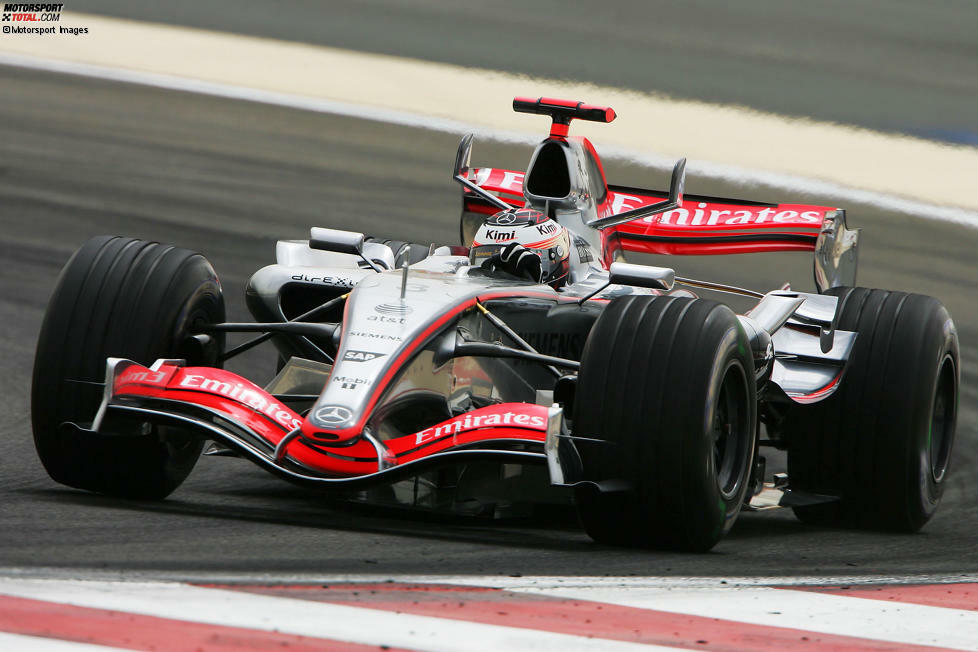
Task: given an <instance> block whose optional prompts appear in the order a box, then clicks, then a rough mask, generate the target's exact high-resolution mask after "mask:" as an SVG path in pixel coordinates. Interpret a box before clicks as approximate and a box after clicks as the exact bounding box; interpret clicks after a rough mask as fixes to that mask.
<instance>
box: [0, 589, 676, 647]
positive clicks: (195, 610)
mask: <svg viewBox="0 0 978 652" xmlns="http://www.w3.org/2000/svg"><path fill="white" fill-rule="evenodd" d="M0 594H3V595H9V596H15V597H21V598H29V599H32V600H44V601H47V602H56V603H61V604H70V605H75V606H80V607H92V608H97V609H110V610H114V611H123V612H128V613H138V614H144V615H148V616H156V617H159V618H171V619H176V620H183V621H188V622H196V623H207V624H212V625H225V626H229V627H243V628H251V629H261V630H266V631H274V632H283V633H288V634H299V635H302V636H314V637H317V638H328V639H334V640H339V641H348V642H353V643H362V644H366V645H387V646H390V647H399V648H407V649H424V650H430V651H431V652H441V651H443V652H457V651H458V650H466V651H467V652H469V651H471V652H480V651H484V652H498V651H499V650H515V649H531V648H532V649H534V650H552V651H554V652H567V651H572V650H582V651H588V652H590V651H594V652H598V651H605V650H607V651H610V652H615V651H618V650H620V651H621V652H626V651H638V650H653V651H654V650H673V649H675V648H670V647H660V646H649V645H642V644H637V643H627V642H622V641H612V640H608V639H597V638H588V637H584V636H573V635H569V634H556V633H552V632H544V631H534V630H530V629H521V628H515V627H502V626H498V625H484V624H480V623H471V622H463V621H456V620H449V619H443V618H432V617H428V616H415V615H410V614H399V613H392V612H387V611H381V610H377V609H364V608H360V607H348V606H343V605H334V604H327V603H317V602H310V601H307V600H294V599H290V598H281V597H267V596H260V595H254V594H248V593H241V592H237V591H225V590H220V589H209V588H201V587H195V586H188V585H184V584H171V583H155V582H151V583H147V582H67V581H52V580H15V579H0ZM13 649H16V648H13Z"/></svg>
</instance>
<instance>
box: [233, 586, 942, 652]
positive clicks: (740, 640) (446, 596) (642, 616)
mask: <svg viewBox="0 0 978 652" xmlns="http://www.w3.org/2000/svg"><path fill="white" fill-rule="evenodd" d="M217 588H222V589H229V590H234V591H242V592H246V593H255V594H258V595H270V596H279V597H288V598H293V599H301V600H310V601H314V602H328V603H332V604H342V605H348V606H354V607H364V608H368V609H379V610H383V611H395V612H399V613H408V614H415V615H418V616H433V617H436V618H450V619H452V620H461V621H466V622H475V623H485V624H489V625H502V626H505V627H520V628H524V629H532V630H538V631H547V632H554V633H559V634H572V635H576V636H587V637H592V638H599V639H602V638H603V639H611V640H618V641H629V642H636V643H643V644H646V645H668V646H673V647H682V648H687V649H696V650H715V651H719V652H741V651H749V650H757V651H763V652H770V651H771V650H785V649H795V648H803V649H804V648H811V649H819V650H826V649H831V650H874V651H881V650H888V651H891V652H892V651H893V650H897V649H899V650H920V651H923V650H929V651H931V652H933V651H934V650H939V649H944V648H937V647H930V646H915V645H905V644H902V643H901V644H895V643H891V642H886V641H875V640H871V639H863V638H856V637H851V636H838V635H833V634H820V633H818V632H810V631H806V630H801V629H791V628H788V627H770V626H763V625H751V624H749V623H742V622H736V621H731V620H721V619H718V618H706V617H702V616H689V615H685V614H675V613H669V612H665V611H655V610H651V609H639V608H636V607H621V606H617V605H612V604H607V603H603V602H591V601H588V600H576V599H563V598H554V597H550V596H541V595H530V594H524V593H516V592H510V591H504V590H500V589H487V588H484V587H460V586H445V585H437V584H430V585H426V584H420V585H419V584H398V583H389V582H388V583H363V584H334V585H330V586H328V587H325V588H324V587H322V586H321V585H317V586H278V587H266V586H240V585H237V586H220V587H217ZM731 599H735V598H733V597H732V598H731Z"/></svg>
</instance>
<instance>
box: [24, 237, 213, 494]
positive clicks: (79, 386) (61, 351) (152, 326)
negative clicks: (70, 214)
mask: <svg viewBox="0 0 978 652" xmlns="http://www.w3.org/2000/svg"><path fill="white" fill-rule="evenodd" d="M222 321H224V298H223V295H222V293H221V285H220V282H219V281H218V279H217V276H216V275H215V273H214V270H213V268H212V267H211V265H210V263H208V262H207V260H206V259H205V258H204V257H203V256H201V255H200V254H197V253H194V252H191V251H187V250H185V249H178V248H176V247H172V246H169V245H162V244H157V243H154V242H146V241H143V240H133V239H129V238H119V237H111V236H100V237H96V238H92V239H91V240H89V241H88V242H86V243H85V244H84V245H83V246H82V248H81V249H79V250H78V251H77V252H76V253H75V254H74V255H73V256H72V257H71V259H70V260H69V261H68V264H67V265H65V268H64V269H63V270H62V272H61V276H60V278H59V279H58V282H57V285H56V287H55V289H54V293H53V294H52V296H51V300H50V302H49V303H48V309H47V313H46V314H45V316H44V322H43V325H42V326H41V333H40V335H39V337H38V342H37V351H36V354H35V358H34V379H33V386H32V389H31V419H32V421H33V429H34V444H35V446H36V448H37V453H38V456H39V457H40V459H41V462H42V463H43V464H44V468H45V469H46V470H47V472H48V474H49V475H50V476H51V477H52V478H53V479H54V480H56V481H58V482H60V483H62V484H65V485H68V486H70V487H76V488H79V489H86V490H89V491H95V492H99V493H105V494H111V495H116V496H123V497H128V498H142V499H159V498H164V497H166V496H167V495H168V494H169V493H170V492H172V491H173V490H174V489H176V488H177V486H179V485H180V483H181V482H183V480H184V478H186V477H187V474H189V473H190V471H191V469H192V468H193V467H194V464H196V462H197V458H198V457H199V456H200V451H201V447H202V446H203V442H202V441H200V440H198V439H196V438H194V437H191V436H190V435H189V434H187V433H185V432H182V431H180V430H176V429H173V428H163V427H151V426H149V424H145V425H144V431H145V432H144V433H143V434H142V435H140V434H139V433H100V434H98V435H91V434H88V435H85V436H82V435H81V434H80V433H78V432H77V431H74V430H72V429H68V428H63V427H61V424H62V423H64V422H72V423H76V424H78V425H83V426H84V425H85V424H89V423H91V421H92V418H93V417H94V416H95V413H96V411H97V410H98V407H99V404H100V402H101V399H102V395H103V389H102V383H103V382H104V380H105V359H106V358H107V357H117V358H128V359H130V360H134V361H135V362H138V363H141V364H144V365H149V364H152V363H153V362H154V361H155V360H157V359H158V358H184V359H187V362H188V364H191V365H193V364H198V365H199V364H205V365H215V364H217V363H218V357H219V355H220V351H221V349H222V347H223V340H221V339H216V340H215V341H214V342H213V346H211V347H201V346H199V345H198V346H190V345H191V344H196V341H195V340H190V339H189V338H188V336H189V334H191V333H192V332H194V331H193V329H194V327H195V326H196V325H197V324H202V323H215V322H222ZM205 351H206V352H205Z"/></svg>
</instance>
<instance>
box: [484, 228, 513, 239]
mask: <svg viewBox="0 0 978 652" xmlns="http://www.w3.org/2000/svg"><path fill="white" fill-rule="evenodd" d="M515 237H516V231H500V230H499V229H489V230H488V231H486V239H487V240H495V241H496V242H500V241H502V240H512V239H513V238H515Z"/></svg>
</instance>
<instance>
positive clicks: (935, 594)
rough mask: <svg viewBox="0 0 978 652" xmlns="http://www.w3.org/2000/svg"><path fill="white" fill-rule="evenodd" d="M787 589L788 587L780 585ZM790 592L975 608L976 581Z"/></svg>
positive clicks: (806, 588)
mask: <svg viewBox="0 0 978 652" xmlns="http://www.w3.org/2000/svg"><path fill="white" fill-rule="evenodd" d="M780 588H789V587H780ZM790 588H791V590H793V591H813V592H815V593H827V594H829V595H844V596H848V597H851V598H864V599H868V600H883V601H887V602H909V603H911V604H921V605H925V606H928V607H944V608H947V609H965V610H968V611H978V583H962V584H894V585H888V586H878V585H874V586H859V585H850V586H823V587H810V586H792V587H790Z"/></svg>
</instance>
